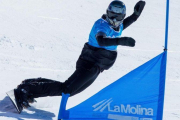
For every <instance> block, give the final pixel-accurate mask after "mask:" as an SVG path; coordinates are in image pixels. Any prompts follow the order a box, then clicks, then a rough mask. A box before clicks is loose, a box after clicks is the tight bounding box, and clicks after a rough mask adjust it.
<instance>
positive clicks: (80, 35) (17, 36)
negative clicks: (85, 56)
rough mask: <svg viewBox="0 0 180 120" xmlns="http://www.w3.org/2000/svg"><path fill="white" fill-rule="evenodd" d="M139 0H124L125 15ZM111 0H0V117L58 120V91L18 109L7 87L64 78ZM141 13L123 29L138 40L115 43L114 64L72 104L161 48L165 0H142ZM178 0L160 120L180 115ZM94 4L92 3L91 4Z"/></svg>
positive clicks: (173, 119)
mask: <svg viewBox="0 0 180 120" xmlns="http://www.w3.org/2000/svg"><path fill="white" fill-rule="evenodd" d="M137 1H138V0H126V1H124V2H125V4H126V6H127V16H128V15H130V14H132V12H133V8H134V5H135V4H136V2H137ZM109 2H110V1H109V0H103V1H102V0H101V1H100V0H69V1H67V0H60V1H59V0H53V1H52V0H38V1H37V0H31V1H28V0H23V1H22V0H14V1H12V0H0V8H1V9H0V77H1V79H0V84H1V91H0V120H24V119H25V120H35V119H37V120H51V119H53V120H56V119H57V116H58V110H59V105H60V100H61V97H60V96H59V97H46V98H38V99H37V103H35V104H33V105H32V107H31V108H30V109H28V110H24V111H23V112H22V114H20V115H19V114H17V113H16V112H15V109H14V108H13V106H12V104H11V102H10V100H9V99H8V98H7V96H6V94H5V93H6V92H7V91H9V90H11V89H13V88H15V87H16V86H17V85H18V84H19V83H21V81H22V80H24V79H27V78H37V77H44V78H50V79H54V80H58V81H62V82H63V81H65V80H66V79H67V78H68V77H69V76H70V75H71V74H72V73H73V72H74V70H75V64H76V60H77V59H78V56H79V55H80V52H81V50H82V47H83V45H84V43H85V42H87V40H88V36H89V32H90V30H91V27H92V25H93V24H94V22H95V21H96V20H97V19H98V18H100V17H101V15H102V14H104V13H105V11H106V8H107V6H108V4H109ZM146 3H147V4H146V7H145V10H144V11H143V13H142V15H141V17H140V18H139V19H138V20H137V21H136V22H135V23H134V24H133V25H131V26H130V27H129V28H128V29H127V30H125V31H123V34H122V36H131V37H133V38H134V39H135V40H136V46H135V47H134V48H129V47H122V46H119V47H118V58H117V61H116V63H115V64H114V66H113V67H112V68H111V69H110V70H108V71H104V72H103V73H102V74H100V76H99V77H98V79H97V80H96V81H95V82H94V83H93V84H92V85H91V86H90V87H89V88H87V89H86V90H85V91H83V92H82V93H80V94H78V95H76V96H73V97H72V98H70V99H69V102H68V105H67V108H71V107H73V106H75V105H77V104H79V103H81V102H82V101H84V100H86V99H87V98H89V97H90V96H92V95H94V94H95V93H97V92H98V91H99V90H101V89H102V88H104V87H106V86H108V85H109V84H110V83H112V82H114V81H115V80H117V79H119V78H120V77H122V76H123V75H125V74H126V73H128V72H130V71H131V70H133V69H134V68H136V67H138V66H139V65H141V64H143V63H145V62H146V61H148V60H150V59H151V58H153V57H155V56H156V55H158V54H160V53H161V52H163V46H164V36H165V35H164V33H165V10H166V8H165V7H166V2H165V1H164V0H156V1H151V0H146ZM179 4H180V1H179V0H174V1H170V26H169V44H168V47H169V49H168V50H169V52H168V61H167V77H166V78H167V79H166V91H165V103H164V120H180V93H179V91H180V87H179V86H180V73H179V71H180V63H179V61H180V56H179V52H180V51H179V47H180V42H179V38H180V35H179V33H180V29H179V28H180V17H179V16H180V13H179V11H180V7H179ZM92 8H93V9H92Z"/></svg>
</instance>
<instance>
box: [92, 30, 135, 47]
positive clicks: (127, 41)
mask: <svg viewBox="0 0 180 120" xmlns="http://www.w3.org/2000/svg"><path fill="white" fill-rule="evenodd" d="M96 39H97V42H98V44H99V45H100V46H113V45H122V46H130V47H134V46H135V40H134V39H133V38H130V37H121V38H108V37H106V34H105V33H103V32H99V33H97V35H96Z"/></svg>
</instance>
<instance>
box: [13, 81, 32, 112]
mask: <svg viewBox="0 0 180 120" xmlns="http://www.w3.org/2000/svg"><path fill="white" fill-rule="evenodd" d="M14 95H15V101H16V104H17V107H18V109H19V112H20V113H21V111H22V110H23V109H26V108H29V107H31V106H30V105H29V103H34V102H36V101H35V100H34V98H33V97H32V94H30V93H29V92H28V86H26V85H24V84H21V85H19V86H18V87H17V89H14Z"/></svg>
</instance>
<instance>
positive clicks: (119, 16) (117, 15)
mask: <svg viewBox="0 0 180 120" xmlns="http://www.w3.org/2000/svg"><path fill="white" fill-rule="evenodd" d="M107 12H108V13H107V15H108V17H109V18H110V19H112V20H113V19H114V18H115V19H116V20H117V21H122V20H123V19H124V17H125V14H122V13H114V12H112V11H107Z"/></svg>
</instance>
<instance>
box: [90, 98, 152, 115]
mask: <svg viewBox="0 0 180 120" xmlns="http://www.w3.org/2000/svg"><path fill="white" fill-rule="evenodd" d="M112 102H113V100H112V98H110V99H108V100H103V101H101V102H99V103H97V104H95V105H93V106H92V107H93V108H94V111H100V112H103V111H105V110H108V112H113V113H126V114H132V115H146V116H153V109H152V108H145V107H142V106H141V105H136V106H134V105H130V104H126V105H124V104H119V105H112Z"/></svg>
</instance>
